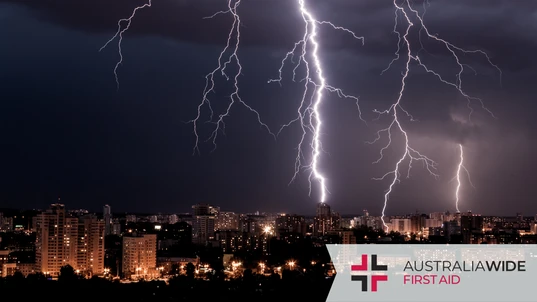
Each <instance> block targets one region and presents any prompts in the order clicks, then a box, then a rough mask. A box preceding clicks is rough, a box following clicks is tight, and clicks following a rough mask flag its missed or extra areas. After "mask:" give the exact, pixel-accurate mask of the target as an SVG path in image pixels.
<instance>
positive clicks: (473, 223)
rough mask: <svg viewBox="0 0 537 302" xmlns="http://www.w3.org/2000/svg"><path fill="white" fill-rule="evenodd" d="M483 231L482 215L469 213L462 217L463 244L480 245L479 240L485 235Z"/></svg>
mask: <svg viewBox="0 0 537 302" xmlns="http://www.w3.org/2000/svg"><path fill="white" fill-rule="evenodd" d="M482 230H483V217H482V216H481V215H479V214H472V212H468V213H464V214H463V215H462V216H461V234H462V243H464V244H471V243H473V244H475V243H480V242H479V240H480V238H482V234H483V232H482Z"/></svg>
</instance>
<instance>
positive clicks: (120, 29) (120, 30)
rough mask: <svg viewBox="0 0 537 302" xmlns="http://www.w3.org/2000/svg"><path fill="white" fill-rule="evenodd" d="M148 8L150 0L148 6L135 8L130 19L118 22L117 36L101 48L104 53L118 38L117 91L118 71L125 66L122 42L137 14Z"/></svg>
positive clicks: (115, 73)
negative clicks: (121, 66)
mask: <svg viewBox="0 0 537 302" xmlns="http://www.w3.org/2000/svg"><path fill="white" fill-rule="evenodd" d="M146 7H151V0H148V2H147V3H146V4H144V5H141V6H137V7H135V8H134V9H133V10H132V13H131V15H130V17H128V18H125V19H120V20H119V21H117V32H116V34H115V35H114V36H113V37H112V38H110V40H108V41H107V42H106V43H105V44H104V45H103V46H102V47H101V49H99V51H102V50H103V49H105V48H106V47H107V46H108V44H110V43H112V42H113V41H114V40H115V39H116V38H117V39H118V42H117V48H118V53H119V61H118V62H117V63H116V66H115V67H114V76H115V77H116V84H117V89H118V90H119V77H118V75H117V70H118V68H119V65H121V64H123V52H122V49H121V42H123V34H124V33H125V32H126V31H127V30H129V28H130V26H131V23H132V19H133V18H134V16H136V12H138V11H139V10H141V9H144V8H146ZM124 22H125V23H127V24H126V25H125V27H123V26H122V24H123V23H124Z"/></svg>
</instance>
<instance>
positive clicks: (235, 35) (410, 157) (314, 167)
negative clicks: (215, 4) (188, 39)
mask: <svg viewBox="0 0 537 302" xmlns="http://www.w3.org/2000/svg"><path fill="white" fill-rule="evenodd" d="M148 1H149V2H148V3H147V4H144V5H142V6H139V7H136V8H135V9H134V10H133V12H132V14H131V16H130V17H129V18H126V19H121V20H119V22H118V30H117V32H116V34H115V35H114V36H113V37H112V38H111V39H110V40H109V41H108V42H106V44H105V45H104V46H103V47H102V48H101V50H102V49H104V48H105V47H106V46H108V45H109V44H110V43H111V42H112V41H114V40H115V39H116V38H117V39H118V49H119V55H120V60H119V61H118V62H117V64H116V66H115V68H114V75H115V78H116V83H117V85H118V88H119V80H118V75H117V70H118V67H119V65H121V63H122V62H123V55H122V53H121V42H122V39H123V34H124V33H125V31H127V30H128V28H129V26H130V25H131V22H132V19H133V18H134V16H135V15H136V12H137V11H138V10H140V9H143V8H146V7H150V6H151V0H148ZM296 1H297V3H298V7H297V9H298V10H299V12H300V15H301V16H302V19H303V21H304V32H303V36H302V39H301V40H299V41H297V42H296V43H295V44H294V47H293V48H292V49H291V51H289V52H288V53H287V54H286V55H285V57H284V58H283V60H282V64H281V66H280V69H279V77H278V78H276V79H272V80H269V83H271V82H278V83H280V85H281V84H282V81H283V69H284V68H285V66H286V62H288V61H291V62H292V63H294V66H293V69H292V71H293V78H292V80H293V81H295V80H296V77H297V70H298V68H299V67H300V66H303V67H304V68H305V75H304V78H303V79H302V80H301V81H300V82H303V83H304V90H303V94H302V98H301V100H300V105H299V106H298V108H297V114H296V118H295V119H293V120H291V121H290V122H289V123H287V124H285V125H283V126H282V127H281V128H280V129H279V131H278V133H277V134H280V133H281V131H282V130H284V129H285V128H286V127H289V126H291V125H292V124H295V123H297V124H298V125H299V126H300V127H301V130H302V135H301V137H300V140H299V142H298V147H297V155H296V160H295V170H294V172H295V173H294V174H293V177H292V179H291V182H292V181H293V180H295V179H296V177H297V175H298V174H299V173H300V171H302V170H303V169H304V168H305V169H307V170H310V174H309V178H308V179H309V183H310V194H311V188H312V180H313V179H315V180H316V181H318V183H319V187H320V202H325V201H326V199H327V194H328V190H327V184H326V177H325V176H324V174H323V173H322V172H321V170H320V168H319V162H320V157H321V153H322V152H323V148H322V139H321V134H322V126H323V115H322V113H321V112H322V105H323V100H324V95H323V93H324V92H325V91H328V92H334V93H336V94H337V95H338V96H339V97H341V98H348V99H352V100H354V101H355V102H356V104H357V107H358V114H359V117H360V119H361V120H362V121H364V120H363V119H362V116H361V111H360V107H359V104H358V97H356V96H353V95H348V94H345V93H343V92H342V90H341V89H339V88H336V87H334V86H331V85H330V83H329V81H328V80H327V79H326V78H325V76H324V70H323V63H322V59H321V55H320V48H321V45H322V42H321V41H320V40H319V39H320V37H319V35H318V32H319V26H321V25H327V26H329V27H332V28H333V29H334V30H340V31H343V32H346V33H348V34H349V35H350V36H352V38H354V39H358V40H361V42H362V44H363V43H364V38H363V37H360V36H358V35H356V34H355V33H354V32H353V31H351V30H349V29H347V28H344V27H340V26H336V25H334V24H333V23H332V22H328V21H319V20H318V19H316V18H315V16H314V14H313V13H312V11H311V9H310V8H309V7H308V6H307V5H306V0H296ZM398 2H401V3H398ZM240 3H241V0H227V4H228V9H227V10H225V11H219V12H217V13H215V14H213V15H212V16H209V17H207V18H214V17H217V16H218V15H221V14H231V15H232V17H233V24H232V25H231V29H230V30H229V34H228V39H227V44H226V46H225V47H224V49H223V50H222V52H221V53H220V55H219V57H218V61H217V63H218V64H217V67H216V68H215V69H214V70H213V71H212V72H210V73H209V74H207V75H206V83H205V89H204V90H203V95H202V100H201V101H200V103H199V105H198V107H197V115H196V117H195V118H194V119H192V120H191V121H190V122H191V123H192V124H193V127H194V134H195V144H194V153H196V152H199V142H200V138H199V129H198V127H199V123H200V119H201V118H202V109H203V108H204V107H205V106H206V107H207V108H208V110H209V112H210V116H209V122H211V123H213V124H214V125H215V126H214V129H213V131H212V134H211V135H210V137H209V139H208V141H211V142H212V144H213V145H214V147H215V148H216V140H217V137H218V134H219V132H220V131H224V130H225V124H224V119H225V118H226V117H228V116H229V113H230V110H231V109H232V107H233V105H234V104H236V103H240V104H242V105H243V106H245V107H246V108H247V109H248V110H250V111H251V112H253V113H254V114H255V115H256V117H257V121H258V122H259V124H260V125H261V126H262V127H263V128H265V129H266V130H267V131H268V132H269V133H270V134H271V135H273V136H274V137H275V138H276V136H277V135H275V134H274V133H273V132H271V130H270V129H269V127H268V126H267V124H265V123H264V122H263V121H262V120H261V118H260V115H259V113H258V112H257V111H256V110H255V109H253V108H252V107H250V106H249V105H248V104H246V103H245V102H244V101H243V100H242V99H241V97H240V95H239V76H240V74H241V71H242V66H241V63H240V60H239V56H238V54H237V53H238V50H239V46H240V38H241V32H240V28H241V19H240V16H239V13H238V7H239V5H240ZM426 4H428V2H427V0H425V1H424V7H425V6H426ZM393 5H394V7H395V25H394V28H393V32H394V33H395V34H396V35H397V37H398V43H397V51H396V52H395V58H394V59H393V60H392V61H391V62H390V64H389V65H388V67H387V68H386V69H385V70H383V71H382V73H381V74H383V73H384V72H386V71H388V70H389V69H390V68H391V67H392V64H393V63H394V62H396V61H398V60H399V59H400V58H401V53H400V52H401V50H402V49H405V48H406V61H405V64H404V70H403V73H402V78H401V88H400V90H399V93H398V96H397V99H396V100H395V102H394V103H393V104H392V105H391V106H389V108H388V109H386V110H374V112H376V113H377V114H378V115H379V118H380V116H382V115H387V116H390V117H391V121H390V123H389V126H388V127H386V128H384V129H381V130H379V131H378V132H377V135H376V138H375V139H374V140H373V141H371V142H369V143H370V144H373V143H376V142H378V141H379V140H380V139H381V138H382V137H383V136H384V135H385V136H386V137H387V139H388V143H387V144H386V145H384V146H383V147H382V148H381V149H380V157H379V158H378V159H377V160H376V161H375V162H374V163H378V162H380V161H381V160H382V159H383V157H384V152H385V151H386V150H387V149H388V148H389V147H391V145H392V134H393V133H394V132H398V133H400V134H401V135H402V136H403V138H404V152H403V155H402V156H401V157H400V158H399V159H398V161H397V163H396V164H395V167H394V169H393V170H392V171H389V172H387V173H386V174H384V175H383V176H382V177H379V178H374V179H376V180H384V179H387V178H389V179H391V181H390V185H389V187H388V189H387V191H386V192H385V194H384V204H383V207H382V216H381V218H382V222H383V224H384V227H385V229H386V231H388V225H387V224H386V222H385V220H384V218H385V212H386V208H387V205H388V200H389V198H390V195H391V193H392V192H393V189H394V186H395V184H397V183H398V182H399V181H400V177H401V169H402V165H403V164H404V162H405V161H407V162H408V168H407V173H406V175H407V178H408V177H410V170H411V168H412V164H413V163H414V162H422V163H423V164H424V166H425V168H426V169H427V171H428V172H429V173H430V174H431V175H433V176H434V177H438V174H437V173H436V171H435V170H436V166H437V164H436V162H435V161H433V160H432V159H430V158H429V157H427V156H426V155H424V154H422V153H420V152H419V151H418V150H417V149H415V148H414V147H412V144H411V143H410V138H409V135H408V133H407V132H406V130H405V128H404V126H403V124H402V121H403V119H404V118H406V119H408V120H409V121H415V119H414V117H413V116H412V115H411V114H410V113H409V112H408V111H406V110H405V109H404V108H403V106H402V104H401V103H402V99H403V96H404V93H405V89H406V84H407V79H408V77H409V73H410V66H411V63H412V62H415V63H416V64H417V66H420V67H421V68H423V69H424V70H425V71H426V72H427V73H430V74H432V75H434V76H435V77H436V78H438V80H440V81H441V82H442V83H444V84H447V85H449V86H452V87H453V88H455V89H456V90H457V91H458V92H459V93H460V94H461V95H462V96H463V97H465V98H466V99H467V106H468V108H469V109H470V113H469V119H471V115H472V112H473V109H472V104H473V103H474V102H478V103H479V104H480V105H481V107H482V108H483V110H485V111H486V112H488V113H489V114H490V115H491V116H493V117H494V115H493V114H492V112H491V111H490V110H489V109H487V108H486V107H485V106H484V104H483V102H482V100H481V99H479V98H477V97H473V96H470V95H469V94H467V93H466V92H465V91H464V90H463V88H462V75H463V73H464V72H465V71H466V70H467V69H470V70H473V69H472V68H471V67H470V66H468V65H467V64H465V63H462V62H461V60H460V58H459V55H460V54H464V55H467V54H478V55H482V56H484V57H485V58H486V60H487V61H488V63H489V64H490V65H491V66H492V67H494V68H496V69H497V70H498V71H499V74H500V81H501V76H502V73H501V70H500V69H499V67H498V66H497V65H495V64H493V63H492V61H491V59H490V57H489V56H488V55H487V54H486V53H485V52H483V51H481V50H465V49H462V48H460V47H458V46H455V45H453V44H451V43H449V42H447V41H446V40H444V39H441V38H439V37H438V36H437V35H432V34H431V33H430V32H429V29H428V28H427V27H426V26H425V23H424V19H423V18H424V17H423V16H424V14H425V12H424V13H423V14H422V15H420V14H419V12H418V11H417V10H416V9H414V8H413V7H412V5H411V3H410V0H400V1H397V0H394V1H393ZM424 11H425V10H424ZM400 16H402V17H403V19H404V21H405V22H406V24H407V26H406V29H405V31H404V33H401V32H399V30H398V26H399V24H398V20H399V17H400ZM412 20H415V22H417V23H418V24H417V25H418V26H419V43H420V45H421V48H420V49H418V50H415V49H414V46H413V45H414V43H412V42H411V41H410V38H409V34H410V32H411V29H412V28H413V27H414V26H415V24H414V22H413V21H412ZM123 23H126V24H125V26H123ZM422 32H424V33H425V36H426V37H427V38H428V39H431V40H434V41H436V42H438V43H440V45H443V46H444V47H445V49H446V50H447V51H448V52H449V53H450V55H451V56H452V58H453V59H454V62H455V63H456V64H457V66H458V67H459V72H458V73H457V74H456V75H455V76H456V77H455V81H453V82H451V81H448V80H446V79H445V78H444V77H443V76H442V75H441V74H440V73H438V72H436V71H434V70H432V69H430V68H429V67H427V66H426V65H425V64H424V63H423V61H422V60H421V59H420V56H419V54H420V52H421V51H422V50H424V47H423V44H422V40H421V35H422ZM233 42H234V43H233ZM401 45H402V46H401ZM297 54H298V57H299V58H298V60H297V62H293V61H292V58H293V57H295V55H297ZM230 64H236V67H237V71H236V72H235V74H234V75H233V76H229V75H228V74H227V73H226V68H227V67H228V66H230ZM474 71H475V70H474ZM218 73H220V75H221V76H222V77H224V78H225V79H226V80H231V81H232V83H233V93H232V94H231V96H230V101H229V103H228V105H227V108H226V110H225V111H224V113H221V114H219V115H218V117H217V118H216V119H215V118H214V115H215V113H214V111H213V108H212V106H211V103H210V101H209V94H210V93H211V92H214V88H215V77H216V76H217V75H218ZM364 122H365V121H364ZM309 137H311V140H310V141H308V142H306V141H307V140H309ZM306 144H309V149H310V150H311V153H310V155H309V156H306V155H305V151H304V149H305V148H306V147H307V146H305V145H306ZM459 146H460V152H461V161H460V163H459V166H458V170H457V176H456V179H457V181H458V185H457V189H456V192H455V196H456V207H457V211H458V210H459V208H458V204H459V189H460V186H461V182H460V172H461V169H464V170H465V171H466V172H467V174H468V177H469V173H468V170H466V168H465V167H464V165H463V153H462V145H459ZM304 161H306V163H304Z"/></svg>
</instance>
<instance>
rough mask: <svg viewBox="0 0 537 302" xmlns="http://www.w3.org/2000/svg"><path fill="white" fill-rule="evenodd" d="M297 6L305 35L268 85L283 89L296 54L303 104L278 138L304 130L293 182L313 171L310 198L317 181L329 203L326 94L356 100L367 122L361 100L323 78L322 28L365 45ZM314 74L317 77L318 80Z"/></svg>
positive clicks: (300, 2)
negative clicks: (324, 164) (324, 155)
mask: <svg viewBox="0 0 537 302" xmlns="http://www.w3.org/2000/svg"><path fill="white" fill-rule="evenodd" d="M298 5H299V8H300V14H301V16H302V19H303V20H304V35H303V36H302V39H301V40H299V41H297V42H296V43H295V44H294V47H293V48H292V49H291V50H290V51H289V52H288V53H287V54H286V55H285V57H284V58H283V60H282V63H281V66H280V69H279V77H278V78H277V79H272V80H269V81H268V82H269V83H272V82H278V83H279V84H280V85H281V82H282V81H283V75H282V72H283V69H284V67H285V64H286V62H287V61H288V60H289V61H291V62H292V59H293V57H294V56H295V55H296V54H297V53H298V54H299V55H298V60H297V62H296V63H295V65H294V67H293V78H292V80H293V81H295V80H296V76H297V69H298V68H299V67H300V66H301V65H303V66H304V68H305V76H304V79H303V80H301V82H302V81H303V82H304V90H303V94H302V99H301V100H300V105H299V107H298V109H297V115H296V117H295V118H294V119H293V120H291V121H290V122H289V123H287V124H285V125H283V126H282V127H281V128H280V130H279V131H278V134H280V133H281V132H282V131H283V130H284V129H285V128H287V127H289V126H291V125H292V124H295V123H298V124H299V126H300V128H301V130H302V135H301V137H300V140H299V143H298V146H297V155H296V159H295V173H294V174H293V177H292V179H291V182H293V181H294V180H295V179H296V177H297V176H298V174H299V173H300V172H301V171H302V170H303V169H306V170H310V174H309V177H308V181H309V185H310V186H309V189H310V194H311V189H312V180H313V179H315V180H317V181H318V183H319V187H320V202H321V203H324V202H325V201H326V199H327V194H328V193H329V192H328V189H327V186H326V177H325V176H324V175H323V173H322V172H321V171H320V168H319V161H320V156H321V152H322V151H323V147H322V141H321V134H322V125H323V118H322V114H321V106H322V103H323V99H324V95H323V92H324V91H328V92H334V93H336V94H337V95H338V96H339V97H341V98H347V99H352V100H354V101H355V102H356V105H357V108H358V113H359V116H360V119H361V120H362V121H364V120H363V119H362V115H361V111H360V106H359V99H358V97H356V96H353V95H347V94H345V93H343V91H342V90H341V89H339V88H336V87H334V86H331V85H330V84H329V83H328V81H327V79H326V78H325V76H324V71H323V64H322V60H321V59H320V54H319V52H320V50H319V49H320V42H319V37H318V33H319V28H318V27H319V25H328V26H330V27H332V28H333V29H335V30H340V31H343V32H345V33H348V34H349V35H351V36H352V37H353V38H354V39H358V40H361V42H362V45H363V43H364V38H363V37H360V36H358V35H356V34H355V33H354V32H353V31H351V30H349V29H347V28H344V27H341V26H336V25H334V24H333V23H332V22H329V21H319V20H317V19H316V18H315V16H314V15H313V13H311V11H310V10H309V8H308V7H307V5H306V3H305V0H298ZM310 65H312V66H310ZM312 69H313V71H312ZM314 73H315V74H316V77H315V74H314ZM310 91H311V98H310V99H308V93H310ZM364 122H365V121H364ZM308 134H309V135H311V141H310V142H309V145H310V148H311V159H310V161H309V163H308V164H304V163H303V161H306V160H307V159H306V157H305V154H304V147H305V146H304V144H305V143H306V139H307V137H308Z"/></svg>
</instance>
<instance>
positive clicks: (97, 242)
mask: <svg viewBox="0 0 537 302" xmlns="http://www.w3.org/2000/svg"><path fill="white" fill-rule="evenodd" d="M60 202H61V200H58V203H55V204H51V205H50V207H49V208H48V209H46V210H31V211H19V210H4V211H3V212H2V213H0V225H1V228H0V230H1V233H0V235H1V236H0V239H1V241H0V255H1V256H2V257H1V258H0V273H1V276H2V277H10V276H14V275H16V274H18V275H22V276H24V277H28V276H30V275H33V274H40V275H43V276H44V277H46V278H49V279H53V280H55V279H58V277H59V276H60V275H61V272H62V269H64V268H65V267H66V266H70V267H71V268H72V270H73V272H74V273H75V274H76V275H77V276H80V277H83V278H92V277H94V276H95V277H100V278H105V279H111V280H116V279H117V280H121V282H137V281H139V280H161V281H165V282H168V281H169V279H170V278H171V277H173V276H176V275H184V274H187V273H190V274H193V276H194V277H195V278H200V279H207V278H210V277H211V275H214V274H216V273H218V274H223V276H224V279H226V280H229V279H235V278H239V277H243V275H244V272H245V270H250V271H251V273H253V274H258V275H263V276H271V275H277V276H280V277H281V276H282V273H283V272H284V271H285V270H297V271H301V272H307V271H309V270H312V269H315V268H316V266H318V265H320V266H321V267H323V268H324V277H327V278H328V277H332V276H333V275H334V274H335V271H334V270H333V268H331V264H330V259H329V258H328V255H327V253H326V251H325V248H324V245H325V244H387V243H388V244H410V243H412V244H444V243H449V244H536V243H537V215H536V216H535V217H524V216H522V215H521V214H516V215H514V216H512V217H495V216H481V215H479V214H476V213H471V212H467V213H449V212H435V213H429V214H424V213H419V212H416V213H413V214H409V215H401V216H394V217H388V220H389V222H388V225H389V226H390V229H389V232H387V233H386V232H385V231H384V226H383V224H382V221H381V219H380V216H372V215H369V213H368V212H367V210H364V212H363V214H362V215H361V216H358V217H349V216H345V215H340V214H339V213H337V212H335V211H333V210H332V209H331V208H330V206H329V205H328V204H325V203H320V204H318V205H317V208H316V215H315V216H313V217H307V216H301V215H296V214H287V213H274V214H270V213H259V212H257V213H234V212H226V211H223V210H221V209H220V208H219V207H218V206H212V205H208V204H197V205H193V206H192V212H191V213H180V214H145V215H141V214H130V213H123V214H117V213H114V212H113V211H112V207H111V206H110V205H105V206H104V207H103V211H102V212H101V213H90V212H89V211H87V210H81V209H78V210H73V209H69V208H67V207H66V206H65V205H64V204H62V203H60ZM304 249H306V250H307V251H308V252H307V253H305V250H304Z"/></svg>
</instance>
